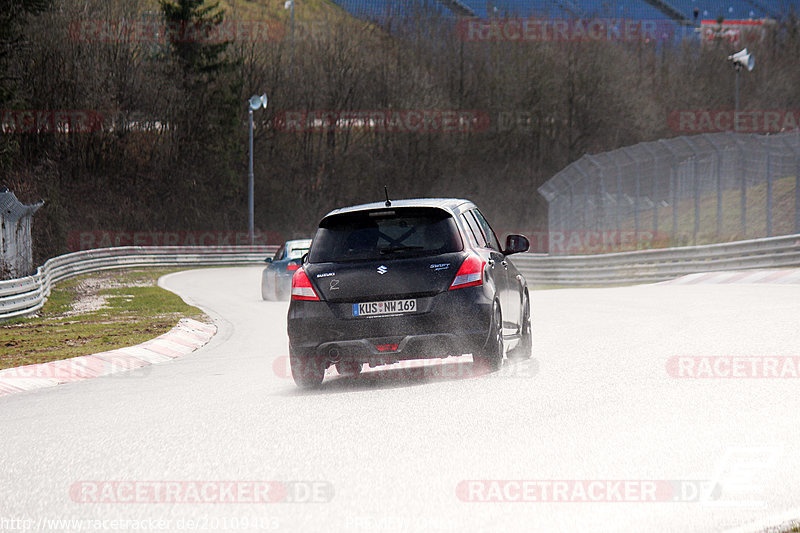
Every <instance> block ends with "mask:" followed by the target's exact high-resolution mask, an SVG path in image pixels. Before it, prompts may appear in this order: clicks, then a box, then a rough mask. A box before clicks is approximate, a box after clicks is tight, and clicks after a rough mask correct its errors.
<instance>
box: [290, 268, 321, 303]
mask: <svg viewBox="0 0 800 533" xmlns="http://www.w3.org/2000/svg"><path fill="white" fill-rule="evenodd" d="M292 300H310V301H317V302H318V301H319V296H317V293H316V292H314V287H312V286H311V282H310V281H309V280H308V276H307V275H306V271H305V270H303V269H302V268H301V269H299V270H297V271H296V272H295V273H294V276H292Z"/></svg>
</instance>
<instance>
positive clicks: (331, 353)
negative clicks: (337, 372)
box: [328, 346, 342, 363]
mask: <svg viewBox="0 0 800 533" xmlns="http://www.w3.org/2000/svg"><path fill="white" fill-rule="evenodd" d="M328 358H329V359H330V360H331V362H332V363H338V362H339V360H340V359H341V358H342V354H341V353H339V348H337V347H336V346H331V347H330V348H328Z"/></svg>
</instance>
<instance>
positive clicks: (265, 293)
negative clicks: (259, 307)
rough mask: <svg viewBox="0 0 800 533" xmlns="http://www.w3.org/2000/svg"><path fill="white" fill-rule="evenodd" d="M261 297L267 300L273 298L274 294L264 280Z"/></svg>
mask: <svg viewBox="0 0 800 533" xmlns="http://www.w3.org/2000/svg"><path fill="white" fill-rule="evenodd" d="M261 299H262V300H266V301H270V300H272V295H271V294H270V291H269V290H268V289H267V287H266V286H265V284H264V282H263V281H262V282H261Z"/></svg>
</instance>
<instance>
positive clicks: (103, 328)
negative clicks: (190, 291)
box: [0, 269, 207, 369]
mask: <svg viewBox="0 0 800 533" xmlns="http://www.w3.org/2000/svg"><path fill="white" fill-rule="evenodd" d="M178 271H179V270H175V269H172V270H169V269H137V270H118V271H105V272H98V273H94V274H88V275H85V276H80V277H77V278H72V279H69V280H66V281H63V282H61V283H59V284H58V285H57V286H56V287H54V288H53V289H52V291H51V293H50V297H49V298H48V300H47V302H46V303H45V305H44V307H43V309H42V310H41V311H40V312H39V314H38V316H35V317H31V318H19V319H15V320H11V321H8V322H4V323H2V324H0V369H3V368H12V367H16V366H22V365H28V364H34V363H45V362H48V361H56V360H59V359H67V358H70V357H77V356H80V355H89V354H93V353H99V352H104V351H108V350H113V349H116V348H123V347H125V346H132V345H136V344H140V343H142V342H145V341H147V340H150V339H152V338H154V337H157V336H159V335H161V334H162V333H166V332H167V331H169V330H170V329H172V328H173V327H174V326H175V324H177V323H178V320H180V319H181V318H194V319H196V320H207V317H206V316H205V315H204V314H203V312H202V311H201V310H200V309H198V308H196V307H192V306H190V305H187V304H186V303H185V302H184V301H183V300H182V299H181V298H180V297H179V296H177V295H176V294H173V293H171V292H169V291H167V290H165V289H162V288H160V287H158V286H157V282H158V278H160V277H161V276H163V275H164V274H168V273H170V272H178Z"/></svg>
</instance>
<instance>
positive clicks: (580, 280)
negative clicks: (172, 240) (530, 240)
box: [0, 234, 800, 320]
mask: <svg viewBox="0 0 800 533" xmlns="http://www.w3.org/2000/svg"><path fill="white" fill-rule="evenodd" d="M275 250H277V246H226V247H213V248H212V247H203V246H126V247H120V248H101V249H97V250H87V251H83V252H75V253H71V254H67V255H62V256H59V257H54V258H53V259H50V260H49V261H47V262H46V263H45V264H44V265H43V266H41V267H39V269H37V271H36V274H34V275H32V276H27V277H24V278H19V279H12V280H8V281H0V320H4V319H8V318H14V317H18V316H25V315H30V314H32V313H35V312H36V311H38V310H39V309H41V308H42V306H43V305H44V302H45V301H46V299H47V297H48V296H49V295H50V289H51V288H52V286H53V285H54V284H55V283H57V282H59V281H62V280H64V279H67V278H70V277H73V276H79V275H81V274H88V273H91V272H97V271H99V270H107V269H114V268H130V267H142V266H148V267H159V266H160V267H174V266H187V267H195V266H233V265H252V264H261V263H263V261H264V259H265V258H266V257H268V256H269V255H271V254H273V253H274V252H275ZM513 261H514V264H515V265H516V266H517V268H519V270H520V271H521V272H522V273H523V274H524V275H525V277H526V278H527V280H528V284H529V285H567V286H570V285H572V286H577V285H624V284H630V283H651V282H657V281H665V280H668V279H672V278H676V277H679V276H683V275H686V274H693V273H696V272H714V271H720V270H743V269H752V268H777V267H792V266H800V234H798V235H787V236H783V237H769V238H765V239H754V240H750V241H738V242H731V243H723V244H708V245H703V246H684V247H679V248H663V249H658V250H639V251H635V252H619V253H611V254H598V255H572V256H552V255H541V254H518V255H515V256H514V258H513Z"/></svg>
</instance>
